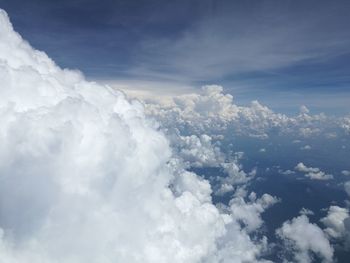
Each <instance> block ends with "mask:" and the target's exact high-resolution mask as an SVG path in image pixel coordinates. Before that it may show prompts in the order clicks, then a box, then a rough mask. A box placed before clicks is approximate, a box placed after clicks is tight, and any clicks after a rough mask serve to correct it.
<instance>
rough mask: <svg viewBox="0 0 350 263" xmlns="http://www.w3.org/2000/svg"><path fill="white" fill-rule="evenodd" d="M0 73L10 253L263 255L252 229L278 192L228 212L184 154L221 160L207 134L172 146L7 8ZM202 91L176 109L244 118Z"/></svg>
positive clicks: (138, 110)
mask: <svg viewBox="0 0 350 263" xmlns="http://www.w3.org/2000/svg"><path fill="white" fill-rule="evenodd" d="M0 78H1V80H2V83H1V86H0V117H1V120H2V124H1V127H0V143H1V145H2V146H1V149H0V181H1V184H0V199H1V203H0V255H1V261H2V262H6V263H10V262H11V263H25V262H45V263H55V262H67V263H69V262H74V263H76V262H91V263H95V262H98V263H101V262H106V263H107V262H130V263H132V262H186V263H190V262H227V261H230V262H247V261H249V262H258V261H259V260H258V258H259V257H260V256H261V253H262V252H263V251H264V250H265V249H266V247H267V239H266V237H263V238H261V239H260V240H257V239H252V238H251V237H250V235H249V234H250V232H251V231H254V230H256V229H257V228H259V226H261V224H262V220H261V217H260V214H261V213H262V212H263V211H265V209H267V207H269V206H270V205H272V204H273V203H274V202H275V198H273V197H271V196H269V195H266V194H265V195H263V196H262V197H261V198H256V196H255V195H254V194H253V195H251V197H250V201H249V202H246V201H244V200H242V199H239V198H238V197H235V198H234V199H233V201H232V202H231V203H230V209H229V211H226V212H222V211H219V210H218V209H217V208H216V207H215V206H214V205H213V204H212V202H211V196H210V194H211V191H212V190H211V187H210V184H209V183H208V181H206V180H203V179H200V178H198V176H197V175H195V174H194V173H190V172H187V171H186V170H185V169H184V167H183V166H182V162H181V161H180V160H179V159H178V158H186V159H187V160H190V162H191V163H195V164H205V165H208V164H212V163H217V162H218V160H220V158H221V157H220V153H219V152H218V151H217V150H216V148H215V146H214V145H213V144H212V142H211V139H210V137H209V136H208V137H206V136H204V135H203V136H200V137H191V136H189V137H180V138H181V140H182V141H183V144H184V147H185V148H186V147H187V146H188V147H187V150H184V152H181V151H180V153H178V155H177V154H175V155H172V149H171V148H170V146H169V144H170V143H169V141H168V140H167V138H166V137H165V136H164V134H163V133H162V132H161V131H159V127H158V126H157V125H156V124H155V123H154V122H153V121H152V120H149V119H148V118H146V117H145V112H144V108H143V105H142V104H141V103H139V102H138V101H131V102H130V101H128V100H127V99H126V98H125V96H124V94H123V93H121V92H119V91H115V90H113V89H112V88H110V87H108V86H101V85H98V84H96V83H92V82H87V81H86V80H85V79H84V77H83V76H82V75H81V74H80V73H79V72H76V71H71V70H62V69H60V68H59V67H57V66H56V65H55V64H54V62H53V61H52V60H51V59H49V58H48V57H47V55H46V54H44V53H42V52H39V51H36V50H34V49H33V48H32V47H31V46H30V45H29V44H28V43H27V42H25V41H23V39H22V38H21V37H20V36H19V35H18V34H17V33H15V32H13V29H12V26H11V24H10V22H9V21H8V18H7V15H6V13H5V12H4V11H0ZM205 92H206V96H205V97H201V96H196V95H193V96H191V97H190V99H188V98H185V99H181V98H179V99H178V101H176V105H178V107H179V108H175V109H173V113H174V117H175V118H176V116H180V115H176V114H177V113H179V111H180V112H181V117H183V116H185V119H186V120H190V121H195V122H193V123H192V124H193V125H200V124H199V122H197V120H198V118H203V123H204V124H205V123H206V122H207V120H208V119H209V120H214V119H215V118H217V113H218V112H219V113H220V114H219V115H218V116H219V119H220V120H221V121H226V120H228V119H232V118H235V116H236V114H237V111H236V108H237V107H236V106H235V105H232V97H231V96H230V95H223V94H222V93H221V90H220V88H218V87H207V88H206V90H205ZM159 110H160V111H159V113H161V112H162V109H159ZM167 110H169V111H170V109H167ZM252 110H253V111H254V110H257V111H259V114H260V115H261V116H264V114H265V113H264V112H269V110H268V109H266V108H264V107H262V106H260V105H259V104H257V103H255V104H254V105H253V109H252ZM173 120H174V119H173V118H170V119H169V121H173ZM180 121H181V120H180ZM176 123H177V122H176ZM177 124H178V123H177ZM191 148H192V150H191ZM181 156H182V157H181ZM183 156H185V157H183ZM191 158H192V159H191ZM232 167H234V166H233V165H232ZM232 167H231V168H227V169H228V170H229V171H228V173H230V171H232V169H233V168H232ZM249 176H253V174H250V175H249ZM234 211H242V212H244V213H243V214H241V215H238V214H236V213H234ZM240 221H243V222H244V224H245V226H241V224H240Z"/></svg>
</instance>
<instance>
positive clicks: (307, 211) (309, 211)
mask: <svg viewBox="0 0 350 263" xmlns="http://www.w3.org/2000/svg"><path fill="white" fill-rule="evenodd" d="M299 214H301V215H306V216H308V215H314V214H315V213H314V212H312V211H311V210H310V209H307V208H305V207H303V208H302V209H301V210H300V211H299Z"/></svg>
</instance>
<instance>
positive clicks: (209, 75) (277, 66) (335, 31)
mask: <svg viewBox="0 0 350 263" xmlns="http://www.w3.org/2000/svg"><path fill="white" fill-rule="evenodd" d="M0 7H1V8H4V9H5V10H6V11H7V12H8V13H9V15H10V17H11V21H12V23H13V24H14V27H15V29H16V30H17V31H18V32H19V33H20V34H21V35H22V36H23V37H24V38H25V39H27V40H28V41H29V42H30V43H31V44H32V45H33V46H34V47H36V48H38V49H41V50H44V51H46V52H47V53H48V54H49V56H51V57H52V58H53V59H54V60H55V61H56V62H57V63H58V64H59V65H60V66H63V67H69V68H77V69H79V70H81V71H82V72H84V74H85V75H86V76H87V77H88V78H89V79H94V80H99V81H105V82H108V83H118V82H119V81H123V83H128V82H130V85H137V84H135V83H144V82H147V83H148V85H150V86H154V87H156V86H157V87H161V88H162V89H163V91H165V92H166V91H167V90H169V91H170V90H171V89H176V88H177V87H194V88H199V87H200V86H201V85H202V84H219V85H223V86H224V88H225V90H226V91H227V92H230V93H232V94H233V95H234V96H235V97H236V98H237V100H238V103H247V102H248V101H250V100H254V99H258V100H259V101H261V102H262V103H265V104H267V105H269V106H270V107H272V108H273V109H276V110H281V111H284V112H293V111H297V109H298V107H299V106H300V105H303V104H306V105H308V106H309V107H310V108H311V109H312V110H315V111H325V112H329V113H335V114H337V113H341V114H344V113H349V106H348V105H350V88H349V84H350V77H349V72H350V63H349V56H350V30H348V25H349V24H350V17H349V16H348V14H349V11H350V3H348V1H319V0H318V1H313V0H311V1H286V0H283V1H252V0H250V1H246V0H245V1H243V0H242V1H228V0H189V1H167V0H151V1H145V0H137V1H126V0H124V1H112V0H102V1H101V0H100V1H97V0H84V1H83V0H70V1H66V0H63V1H46V0H31V1H19V0H11V1H8V0H0Z"/></svg>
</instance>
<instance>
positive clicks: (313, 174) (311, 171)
mask: <svg viewBox="0 0 350 263" xmlns="http://www.w3.org/2000/svg"><path fill="white" fill-rule="evenodd" d="M294 169H295V170H296V171H299V172H303V173H305V177H308V178H310V179H312V180H330V179H333V175H331V174H326V173H325V172H322V171H321V170H320V169H319V168H314V167H307V166H306V165H305V164H303V163H298V164H297V165H296V166H295V168H294Z"/></svg>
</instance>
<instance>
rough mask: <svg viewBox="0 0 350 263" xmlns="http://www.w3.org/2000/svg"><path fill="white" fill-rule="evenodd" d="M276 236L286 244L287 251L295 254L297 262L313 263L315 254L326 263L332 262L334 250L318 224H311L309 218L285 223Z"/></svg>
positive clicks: (299, 218)
mask: <svg viewBox="0 0 350 263" xmlns="http://www.w3.org/2000/svg"><path fill="white" fill-rule="evenodd" d="M276 234H277V235H278V236H279V237H280V238H281V239H282V240H283V241H284V242H285V249H286V250H291V251H292V252H293V254H294V260H295V262H302V263H307V262H313V258H314V257H313V254H316V255H318V256H319V257H320V258H321V259H322V260H324V262H332V259H333V248H332V247H331V245H330V243H329V241H328V239H327V237H326V235H325V234H324V233H323V231H322V229H320V228H319V227H318V226H317V225H316V224H312V223H310V222H309V219H308V218H307V216H305V215H301V216H299V217H296V218H293V219H292V220H291V221H286V222H284V223H283V225H282V227H281V228H279V229H277V230H276Z"/></svg>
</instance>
